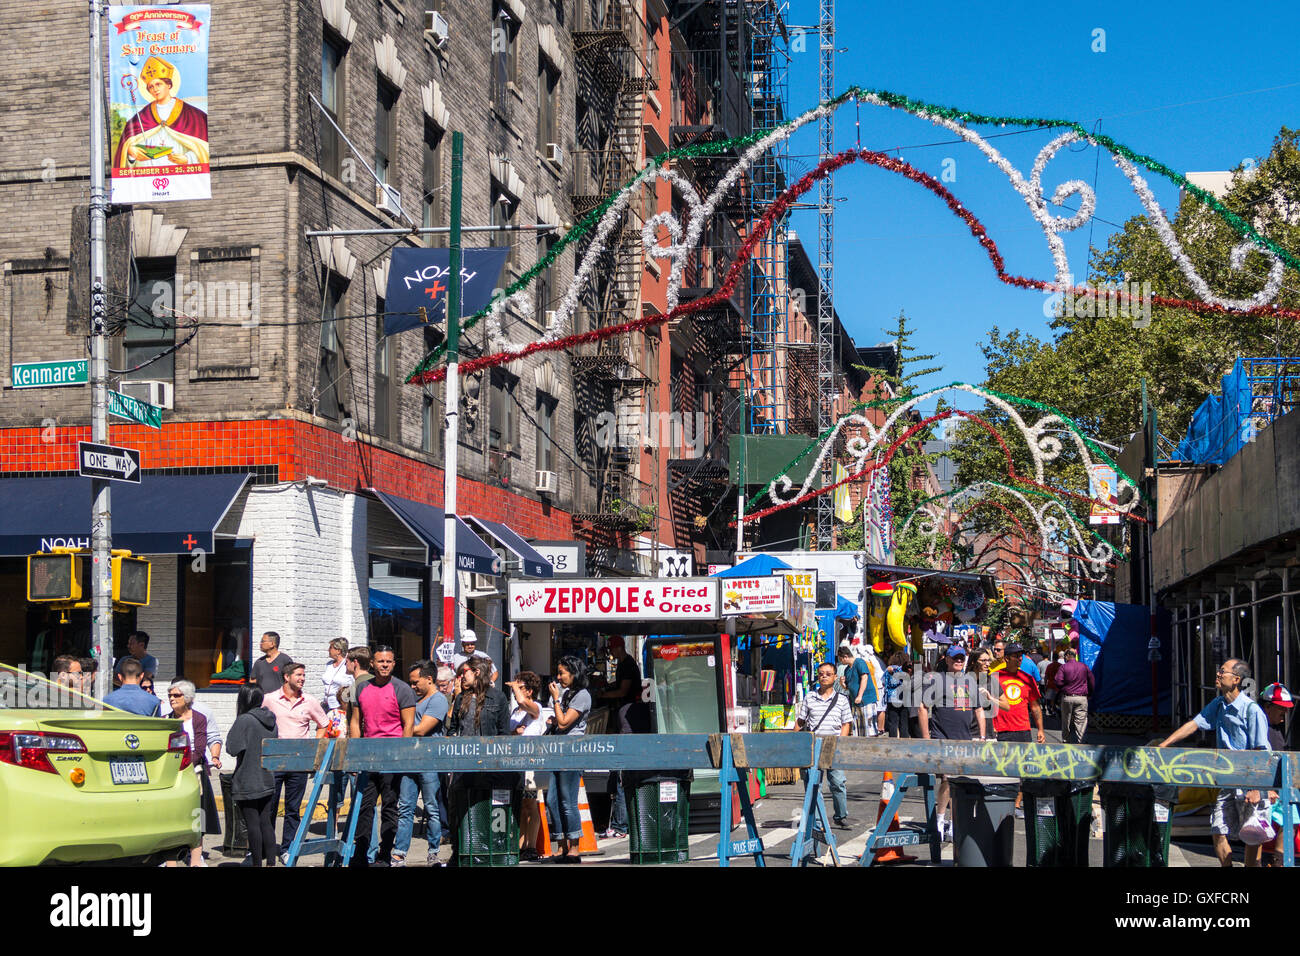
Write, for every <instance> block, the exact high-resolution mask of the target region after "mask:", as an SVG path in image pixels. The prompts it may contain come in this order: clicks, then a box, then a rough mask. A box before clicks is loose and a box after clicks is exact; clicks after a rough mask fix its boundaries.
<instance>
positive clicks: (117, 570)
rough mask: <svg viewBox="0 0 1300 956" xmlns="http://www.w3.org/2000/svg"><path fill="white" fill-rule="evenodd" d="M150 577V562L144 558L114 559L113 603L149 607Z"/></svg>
mask: <svg viewBox="0 0 1300 956" xmlns="http://www.w3.org/2000/svg"><path fill="white" fill-rule="evenodd" d="M150 576H151V575H150V566H149V562H148V561H147V560H145V559H144V558H131V557H115V558H113V603H114V604H115V605H116V604H129V605H131V606H133V607H144V606H145V605H147V604H148V603H149V583H150Z"/></svg>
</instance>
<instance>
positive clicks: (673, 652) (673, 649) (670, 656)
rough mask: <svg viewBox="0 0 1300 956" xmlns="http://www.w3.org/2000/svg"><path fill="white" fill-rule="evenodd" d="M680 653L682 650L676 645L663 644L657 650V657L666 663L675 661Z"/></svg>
mask: <svg viewBox="0 0 1300 956" xmlns="http://www.w3.org/2000/svg"><path fill="white" fill-rule="evenodd" d="M681 652H682V649H681V648H680V647H678V646H677V645H676V644H665V645H664V646H663V647H661V648H659V656H660V657H662V658H663V659H664V660H666V661H671V660H675V659H676V658H677V655H678V654H680V653H681Z"/></svg>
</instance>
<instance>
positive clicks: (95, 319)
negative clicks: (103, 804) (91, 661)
mask: <svg viewBox="0 0 1300 956" xmlns="http://www.w3.org/2000/svg"><path fill="white" fill-rule="evenodd" d="M104 12H105V11H104V0H90V403H91V404H90V437H91V441H93V442H95V443H96V444H99V445H105V444H108V340H107V338H106V337H105V335H104V325H105V321H106V319H107V312H108V309H107V305H108V300H107V295H106V293H107V290H106V289H105V286H104V273H105V271H106V270H105V266H104V261H105V249H104V246H105V238H104V237H105V232H106V228H105V227H106V221H107V218H108V196H107V194H106V192H105V187H104V137H105V123H104V37H103V30H104ZM110 484H111V483H110V482H108V481H106V480H104V479H102V478H92V479H91V482H90V494H91V501H92V505H91V513H90V519H91V520H90V545H91V550H92V554H91V563H90V579H91V581H90V583H91V609H90V613H91V645H92V647H91V652H92V653H93V654H94V657H95V660H96V661H97V662H98V663H99V669H98V670H97V671H96V672H95V696H96V697H97V698H99V699H100V700H102V699H103V698H104V696H105V695H106V694H107V693H108V692H109V691H110V690H111V689H112V681H113V602H112V581H111V576H112V571H111V559H112V548H113V509H112V501H111V497H112V496H111V492H110V491H109V486H110Z"/></svg>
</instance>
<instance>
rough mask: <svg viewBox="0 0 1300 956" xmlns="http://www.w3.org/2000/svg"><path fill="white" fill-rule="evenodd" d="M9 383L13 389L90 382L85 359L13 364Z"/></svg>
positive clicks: (59, 386) (52, 386) (87, 364)
mask: <svg viewBox="0 0 1300 956" xmlns="http://www.w3.org/2000/svg"><path fill="white" fill-rule="evenodd" d="M9 381H10V383H11V384H12V385H13V387H14V388H62V387H63V386H65V385H85V384H86V383H87V382H89V381H90V370H89V362H88V360H86V359H62V360H60V361H57V362H15V363H14V364H13V366H12V367H11V369H10V375H9Z"/></svg>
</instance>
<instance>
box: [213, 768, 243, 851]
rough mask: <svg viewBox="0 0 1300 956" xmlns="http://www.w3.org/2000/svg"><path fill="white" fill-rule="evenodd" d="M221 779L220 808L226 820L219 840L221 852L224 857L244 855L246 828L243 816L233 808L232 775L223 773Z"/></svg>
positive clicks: (233, 776) (236, 808)
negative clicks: (236, 854)
mask: <svg viewBox="0 0 1300 956" xmlns="http://www.w3.org/2000/svg"><path fill="white" fill-rule="evenodd" d="M220 777H221V807H222V812H223V814H224V815H225V818H226V828H225V830H223V831H222V832H223V833H224V834H225V835H224V836H223V837H222V839H221V852H222V853H223V854H225V855H226V856H230V855H232V854H235V853H245V852H247V850H248V828H247V827H245V826H244V815H243V814H242V813H240V812H239V808H238V807H237V806H235V798H234V797H233V796H232V794H231V788H232V787H233V786H234V779H235V775H234V773H223V774H221V775H220Z"/></svg>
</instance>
